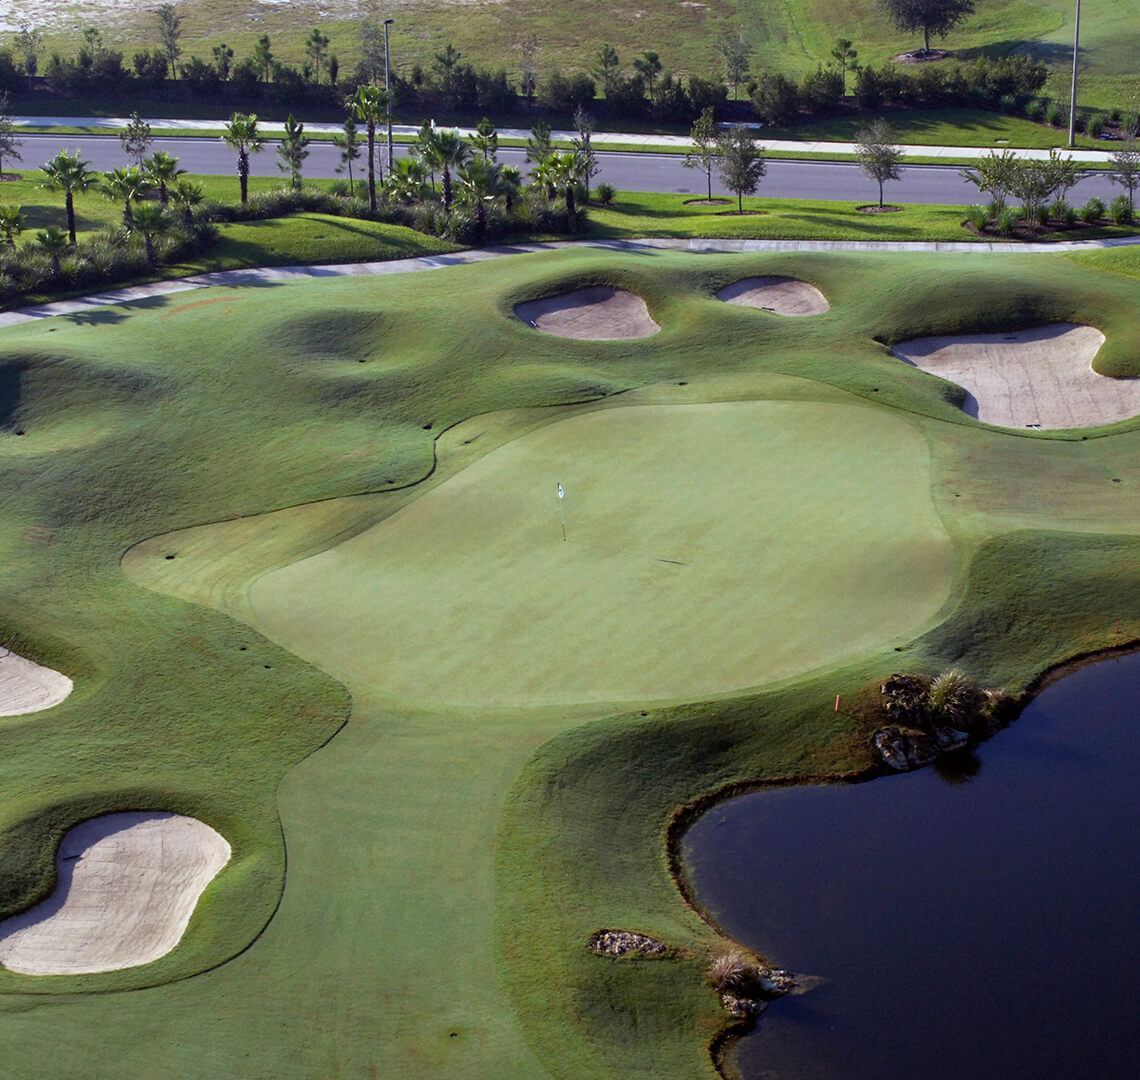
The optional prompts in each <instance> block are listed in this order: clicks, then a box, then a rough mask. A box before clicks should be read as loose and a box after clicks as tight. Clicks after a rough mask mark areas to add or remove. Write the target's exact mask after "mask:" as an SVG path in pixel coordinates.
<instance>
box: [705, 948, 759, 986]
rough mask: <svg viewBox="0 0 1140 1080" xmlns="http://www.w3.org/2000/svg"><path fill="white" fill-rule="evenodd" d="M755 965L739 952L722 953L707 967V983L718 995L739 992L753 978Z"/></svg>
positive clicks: (736, 950) (738, 950)
mask: <svg viewBox="0 0 1140 1080" xmlns="http://www.w3.org/2000/svg"><path fill="white" fill-rule="evenodd" d="M755 971H756V965H755V964H753V963H752V961H751V960H749V958H748V957H747V956H746V955H745V954H744V953H743V952H742V951H741V950H740V949H733V950H732V951H731V952H727V953H722V954H721V955H720V956H718V957H717V958H716V959H715V960H714V961H713V962H712V964H711V965H710V966H709V982H710V983H712V985H713V988H714V989H715V990H717V991H718V992H719V993H722V994H723V993H724V992H725V991H726V990H740V989H742V988H743V987H745V986H747V985H748V983H749V982H751V981H752V979H753V978H754V975H755Z"/></svg>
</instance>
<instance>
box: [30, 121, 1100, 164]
mask: <svg viewBox="0 0 1140 1080" xmlns="http://www.w3.org/2000/svg"><path fill="white" fill-rule="evenodd" d="M12 122H13V123H14V124H15V125H16V126H17V127H83V128H103V129H106V130H107V132H108V134H110V133H112V132H115V131H118V130H119V129H120V128H124V127H126V126H127V124H128V123H130V121H129V120H128V119H124V118H123V117H108V116H18V117H13V120H12ZM147 123H148V124H150V126H151V127H152V128H153V129H154V130H155V131H160V130H161V131H174V132H178V131H217V132H220V131H221V130H222V129H223V128H224V127H225V121H222V120H163V119H151V120H147ZM261 129H262V131H264V132H265V133H266V134H269V135H277V134H281V133H282V132H283V131H284V125H283V124H279V123H272V122H267V121H262V122H261ZM305 130H306V131H307V132H308V133H309V134H310V135H335V134H337V133H338V132H341V131H343V130H344V129H343V128H342V127H341V125H340V124H324V123H313V124H309V123H306V124H305ZM418 130H419V129H418V128H416V127H413V126H412V125H409V124H397V125H395V126H393V128H392V133H393V134H394V135H398V136H402V137H414V136H415V134H416V132H417V131H418ZM455 130H458V131H459V133H460V135H462V136H464V138H470V137H471V136H472V135H474V134H475V130H474V128H458V129H455ZM498 133H499V137H500V138H502V139H528V138H530V131H529V130H528V129H526V128H499V129H498ZM577 134H578V133H577V132H575V131H552V132H551V133H550V136H551V138H552V139H558V140H561V141H566V142H569V141H570V140H571V139H573V138H576V137H577ZM756 139H757V141H758V142H759V143H761V144H762V145H763V147H764V148H765V150H767V151H768V153H771V154H780V153H807V154H837V155H847V156H850V155H853V154H854V153H855V144H854V143H849V142H799V141H796V140H792V139H773V140H767V141H766V140H765V139H764V132H763V131H762V130H758V131H757V132H756ZM593 143H594V145H595V146H598V147H600V148H602V149H604V148H605V147H606V146H622V145H626V146H640V147H644V148H646V149H647V150H653V149H664V150H666V151H668V152H674V153H681V152H683V151H685V150H688V149H689V148H690V147H691V146H692V140H691V139H690V138H688V136H685V135H637V134H633V133H632V132H619V131H596V132H594V134H593ZM1116 145H1117V144H1115V143H1107V144H1106V145H1105V148H1104V149H1103V150H1064V149H1063V148H1062V151H1063V153H1065V154H1067V155H1070V156H1071V157H1072V159H1073V160H1074V161H1081V162H1095V163H1100V164H1104V162H1105V161H1106V160H1107V158H1108V155H1109V154H1111V153H1112V151H1113V149H1114V147H1115V146H1116ZM901 148H902V150H903V152H904V153H905V154H908V155H910V156H911V157H929V158H950V159H954V158H974V157H980V156H981V155H982V154H984V153H986V152H987V150H988V149H990V148H988V147H981V146H924V145H922V144H920V143H910V144H901ZM994 149H998V150H1002V149H1007V148H1006V147H1004V146H998V147H995V148H994ZM1010 149H1013V152H1014V153H1015V154H1017V155H1018V157H1024V158H1035V159H1039V160H1040V159H1043V158H1047V157H1048V156H1049V151H1048V150H1019V149H1017V148H1010Z"/></svg>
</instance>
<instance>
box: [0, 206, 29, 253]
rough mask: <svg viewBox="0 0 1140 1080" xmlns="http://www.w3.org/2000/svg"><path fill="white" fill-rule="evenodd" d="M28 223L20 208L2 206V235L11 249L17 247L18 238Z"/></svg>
mask: <svg viewBox="0 0 1140 1080" xmlns="http://www.w3.org/2000/svg"><path fill="white" fill-rule="evenodd" d="M27 223H28V222H27V219H26V218H25V217H24V215H23V213H22V211H21V208H20V207H18V206H0V233H3V234H4V239H5V240H6V241H7V243H8V246H9V247H12V248H14V247H15V246H16V237H17V236H19V235H20V233H22V232H23V231H24V226H25V225H26V224H27Z"/></svg>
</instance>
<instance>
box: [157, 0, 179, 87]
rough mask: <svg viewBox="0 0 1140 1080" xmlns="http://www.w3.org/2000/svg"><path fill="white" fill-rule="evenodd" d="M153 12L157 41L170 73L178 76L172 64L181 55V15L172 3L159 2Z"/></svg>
mask: <svg viewBox="0 0 1140 1080" xmlns="http://www.w3.org/2000/svg"><path fill="white" fill-rule="evenodd" d="M154 14H155V17H156V18H157V19H158V41H159V44H160V45H161V46H162V47H163V49H164V50H165V51H166V60H167V63H169V64H170V74H171V75H173V76H174V77H175V78H178V69H177V68H176V67H175V66H174V62H175V61H176V60H177V59H178V58H179V57H180V56H181V55H182V47H181V46H180V45H179V44H178V39H179V38H180V37H181V36H182V16H181V15H179V14H178V12H177V11H176V10H175V8H174V5H173V4H159V5H158V9H157V10H156V11H155V13H154Z"/></svg>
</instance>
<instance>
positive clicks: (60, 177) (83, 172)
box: [42, 150, 99, 244]
mask: <svg viewBox="0 0 1140 1080" xmlns="http://www.w3.org/2000/svg"><path fill="white" fill-rule="evenodd" d="M43 170H44V176H45V177H46V179H45V180H44V182H43V184H42V186H43V187H45V188H47V190H48V191H62V192H63V196H64V198H63V206H64V210H65V211H66V213H67V235H68V237H69V239H70V242H71V243H73V244H74V243H75V194H76V192H84V191H86V190H87V189H88V188H89V187H91V185H92V184H94V183H95V181H96V180H98V179H99V174H98V173H97V172H92V171H91V170H90V169H89V168H88V167H87V162H86V161H83V160H82V159H81V158H80V157H79V151H78V150H76V151H75V153H73V154H69V153H68V152H67V151H66V150H61V151H60V152H59V153H58V154H56V155H55V157H53V158H52V159H51V161H46V162H44V166H43ZM49 231H50V230H49Z"/></svg>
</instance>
